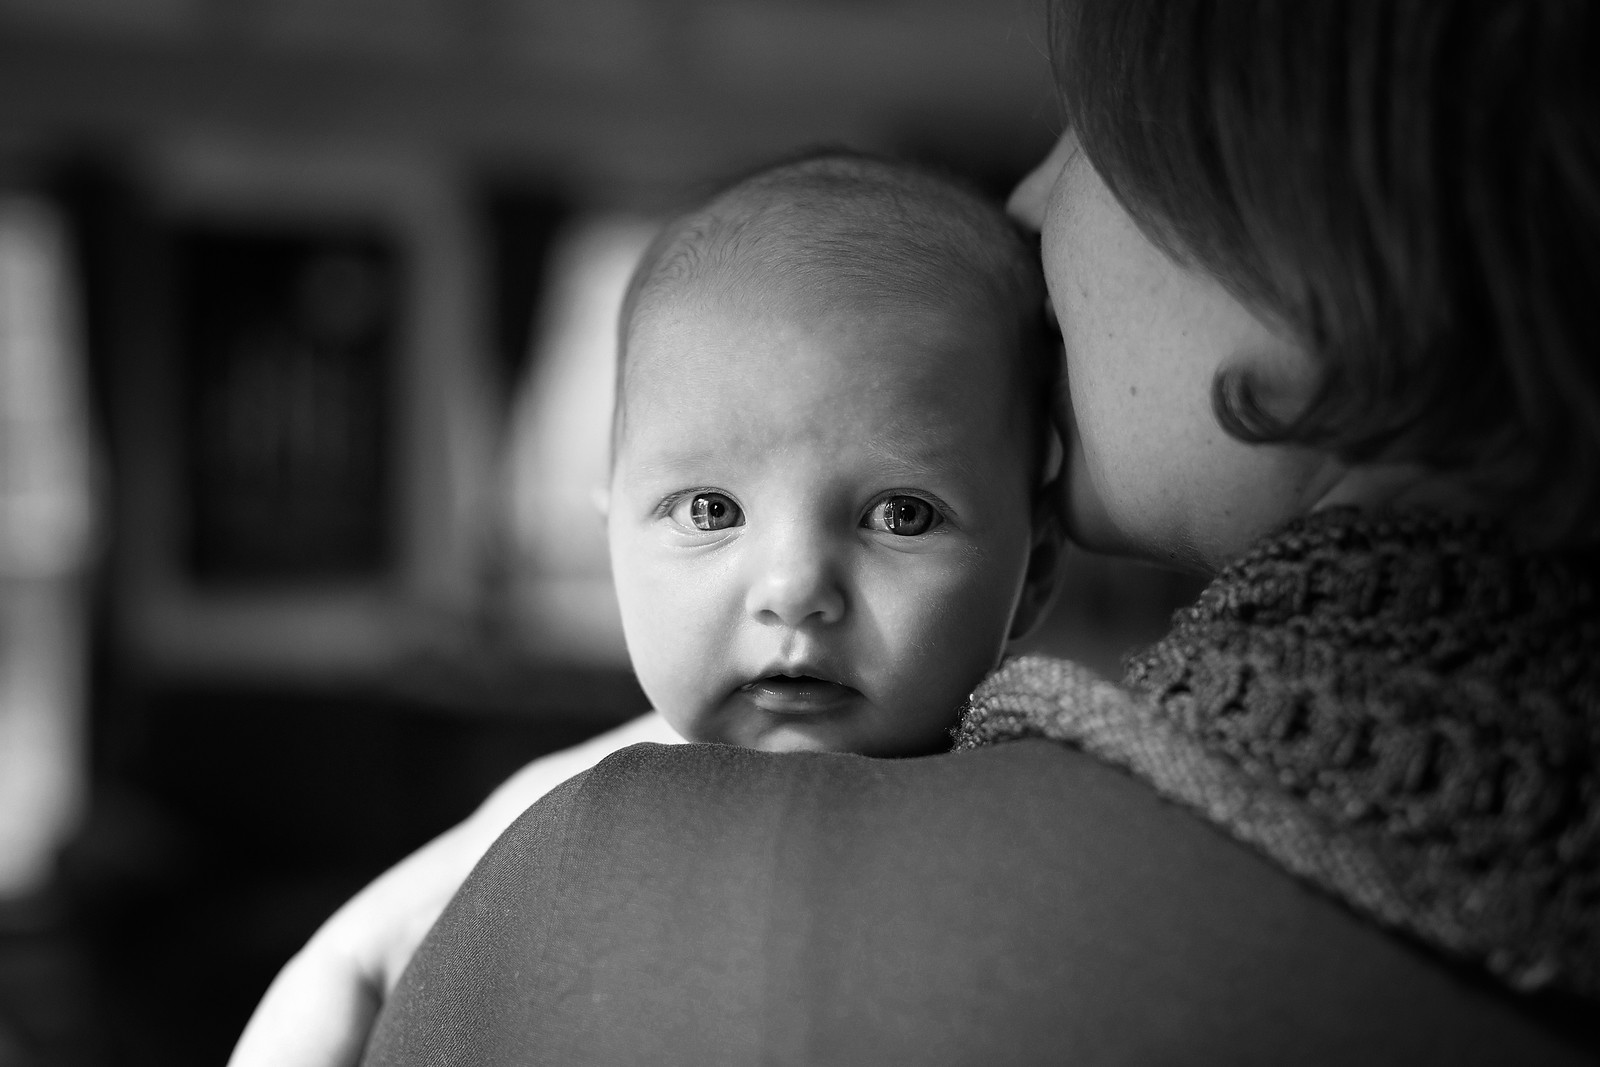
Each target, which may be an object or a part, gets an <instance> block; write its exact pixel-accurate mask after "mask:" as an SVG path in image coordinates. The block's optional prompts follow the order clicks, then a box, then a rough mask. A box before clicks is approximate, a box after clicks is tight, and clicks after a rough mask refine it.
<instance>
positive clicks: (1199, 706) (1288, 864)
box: [956, 509, 1600, 999]
mask: <svg viewBox="0 0 1600 1067" xmlns="http://www.w3.org/2000/svg"><path fill="white" fill-rule="evenodd" d="M1597 572H1600V561H1597V560H1596V558H1595V557H1594V556H1593V555H1578V554H1568V555H1557V554H1523V553H1518V552H1517V551H1516V550H1515V549H1514V548H1513V546H1512V545H1511V543H1510V542H1509V541H1508V540H1507V539H1506V538H1504V537H1503V536H1502V535H1501V534H1499V533H1498V532H1497V531H1495V530H1494V529H1492V528H1491V527H1489V526H1486V525H1483V524H1481V523H1478V522H1475V521H1472V520H1466V519H1459V518H1445V517H1440V516H1429V515H1393V516H1387V517H1370V518H1369V517H1364V516H1363V515H1361V514H1359V513H1357V512H1354V511H1350V510H1342V509H1340V510H1331V511H1326V512H1319V513H1317V514H1316V515H1314V516H1312V517H1309V518H1306V519H1303V520H1300V521H1297V522H1295V523H1293V524H1291V525H1289V526H1288V527H1286V528H1284V529H1283V530H1281V531H1279V532H1278V533H1276V534H1274V535H1272V536H1269V537H1267V538H1265V539H1264V540H1263V541H1261V542H1260V543H1259V544H1258V545H1257V546H1256V547H1255V549H1254V550H1253V551H1251V552H1250V553H1249V554H1248V555H1247V556H1246V557H1244V558H1243V559H1241V560H1239V561H1238V562H1237V563H1235V564H1234V565H1233V566H1231V567H1229V568H1228V569H1227V570H1226V571H1224V572H1223V573H1222V574H1220V575H1219V576H1218V577H1217V578H1216V580H1215V581H1213V582H1212V584H1211V585H1210V586H1209V587H1208V588H1207V589H1206V590H1205V592H1204V593H1202V594H1201V596H1200V598H1199V600H1198V601H1197V602H1196V603H1195V605H1194V606H1193V607H1191V608H1188V609H1185V610H1184V611H1181V612H1179V613H1178V614H1177V615H1176V616H1175V618H1174V620H1173V626H1172V629H1171V631H1170V632H1169V633H1168V634H1167V636H1166V637H1165V638H1164V639H1163V640H1161V641H1160V642H1158V643H1157V644H1155V645H1154V646H1152V647H1151V648H1150V649H1148V650H1147V651H1145V652H1143V653H1141V654H1138V655H1136V656H1134V657H1132V658H1131V659H1130V660H1129V661H1128V662H1127V664H1126V672H1125V675H1124V678H1123V683H1122V684H1121V685H1114V684H1112V683H1110V682H1107V681H1105V680H1103V679H1100V678H1098V677H1096V676H1095V675H1094V674H1092V673H1091V672H1089V671H1087V670H1085V669H1083V668H1081V667H1078V666H1076V665H1074V664H1072V663H1068V662H1066V661H1062V660H1056V659H1049V658H1044V657H1025V658H1021V659H1017V660H1013V661H1011V662H1009V663H1008V664H1006V665H1005V666H1003V667H1002V668H1001V669H1000V670H999V671H997V672H996V673H995V674H994V675H992V676H991V677H990V678H988V679H987V680H985V682H984V683H983V684H982V685H981V686H980V687H979V689H978V690H977V691H976V692H975V693H974V694H973V697H972V702H971V706H970V708H969V710H968V711H967V713H966V714H965V716H964V717H963V719H962V721H961V723H960V725H959V726H958V727H957V730H956V747H957V748H958V749H964V748H973V747H976V746H979V745H984V744H992V743H996V742H1000V741H1006V740H1012V739H1016V738H1022V737H1047V738H1052V739H1055V740H1058V741H1063V742H1067V743H1070V744H1073V745H1076V746H1079V747H1081V748H1083V749H1084V750H1086V751H1087V752H1089V753H1091V754H1093V755H1095V756H1096V757H1098V758H1100V759H1103V760H1106V761H1108V762H1111V763H1114V764H1116V765H1119V766H1122V767H1124V768H1126V769H1128V770H1129V771H1131V772H1133V773H1134V774H1135V775H1137V776H1139V777H1140V778H1143V779H1144V780H1146V781H1148V782H1149V783H1150V784H1151V785H1152V786H1154V787H1155V788H1156V789H1157V790H1158V791H1159V792H1160V793H1161V794H1163V795H1164V796H1166V797H1168V798H1170V799H1173V800H1177V801H1179V802H1182V803H1184V804H1186V805H1189V806H1190V807H1192V808H1193V809H1195V810H1196V811H1198V812H1199V813H1200V814H1202V815H1203V816H1204V817H1206V818H1207V819H1209V820H1210V821H1212V822H1214V823H1216V824H1217V825H1219V826H1221V827H1222V828H1224V829H1225V830H1227V831H1228V832H1229V833H1231V834H1232V835H1234V836H1235V837H1236V838H1238V839H1239V840H1241V841H1244V842H1246V843H1248V844H1250V845H1252V846H1254V847H1255V848H1257V849H1259V850H1261V851H1262V852H1264V853H1265V854H1266V855H1267V856H1269V857H1271V858H1272V859H1273V860H1275V861H1276V862H1278V863H1279V864H1281V865H1282V866H1284V867H1285V868H1287V869H1288V870H1290V871H1292V872H1293V873H1295V874H1296V875H1298V876H1300V877H1302V878H1305V879H1307V880H1309V881H1311V882H1312V883H1315V884H1316V885H1318V886H1320V887H1321V888H1323V889H1325V890H1327V891H1328V892H1330V893H1332V894H1334V895H1335V896H1337V897H1338V898H1340V899H1342V900H1344V901H1346V902H1347V903H1349V904H1350V905H1352V906H1354V907H1355V908H1357V909H1358V910H1360V911H1362V912H1364V913H1366V914H1368V915H1370V916H1372V917H1374V918H1376V919H1377V920H1378V921H1379V922H1381V923H1383V924H1385V925H1387V926H1390V927H1392V928H1395V929H1398V930H1402V931H1405V932H1407V933H1409V934H1411V935H1413V936H1415V937H1417V938H1419V939H1421V940H1422V941H1424V942H1426V943H1427V944H1429V945H1432V946H1434V947H1435V948H1437V949H1439V950H1442V951H1444V952H1445V953H1447V954H1449V955H1450V956H1452V957H1455V958H1457V959H1461V960H1465V961H1469V962H1472V963H1474V964H1477V965H1481V966H1483V967H1485V968H1487V970H1488V971H1490V972H1491V973H1493V974H1495V975H1497V976H1498V977H1499V978H1501V979H1502V980H1504V981H1506V982H1507V983H1509V984H1510V985H1511V986H1512V987H1514V988H1516V989H1519V990H1535V989H1546V988H1550V989H1560V990H1563V991H1566V992H1569V993H1575V994H1577V995H1579V996H1581V997H1584V998H1590V999H1600V582H1597Z"/></svg>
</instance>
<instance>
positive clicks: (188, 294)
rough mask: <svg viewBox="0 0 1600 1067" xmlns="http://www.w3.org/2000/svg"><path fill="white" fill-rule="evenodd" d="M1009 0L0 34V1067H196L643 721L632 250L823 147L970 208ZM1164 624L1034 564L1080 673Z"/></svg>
mask: <svg viewBox="0 0 1600 1067" xmlns="http://www.w3.org/2000/svg"><path fill="white" fill-rule="evenodd" d="M1043 36H1044V35H1043V20H1042V15H1041V12H1040V11H1039V10H1038V8H1037V5H1036V4H1035V3H1034V0H0V1067H15V1065H23V1064H28V1065H31V1064H64V1065H104V1064H117V1065H121V1064H164V1065H185V1064H215V1063H220V1062H222V1060H223V1059H224V1058H225V1056H226V1055H227V1052H228V1049H229V1047H230V1046H231V1043H232V1041H233V1039H234V1037H235V1036H236V1035H237V1033H238V1031H239V1029H240V1028H241V1027H242V1025H243V1023H244V1020H245V1018H246V1016H247V1014H248V1012H249V1010H250V1008H251V1007H252V1005H253V1004H254V1002H255V1000H256V998H257V997H259V996H260V994H261V992H262V991H263V989H264V988H265V986H266V983H267V982H268V980H269V979H270V978H271V976H272V974H273V973H274V971H275V970H276V968H277V967H278V966H279V965H281V964H282V962H283V961H284V960H285V959H286V958H287V956H288V955H289V954H290V953H291V952H293V951H294V949H295V948H296V947H297V946H298V945H299V944H300V943H301V942H302V941H303V940H304V939H305V937H306V936H307V935H308V934H309V933H310V932H311V930H312V929H314V928H315V926H316V925H317V923H318V922H319V921H320V920H321V919H322V918H324V917H325V916H326V915H327V914H328V913H329V912H330V911H331V910H332V909H333V908H334V907H336V906H337V905H338V904H339V903H340V902H341V901H342V900H343V899H344V898H345V897H347V896H348V895H349V894H350V893H351V892H353V891H354V890H355V889H357V888H359V886H360V885H362V884H363V883H364V882H365V881H366V880H368V879H369V878H371V877H372V876H373V875H375V874H376V873H377V872H378V871H380V870H382V869H383V868H384V867H386V866H387V865H389V864H390V863H392V862H394V861H395V860H396V859H398V858H399V857H400V856H402V855H403V854H405V853H406V852H407V851H409V850H410V849H412V848H414V847H415V846H417V845H418V844H420V843H422V842H423V841H425V840H426V839H428V838H429V837H430V836H432V835H433V834H435V833H437V832H438V831H439V830H441V829H443V828H445V827H446V826H448V825H450V824H451V823H453V822H455V821H456V820H458V819H460V818H462V817H463V816H465V815H466V814H467V813H468V812H470V811H471V809H472V808H473V807H474V806H475V804H476V803H477V802H478V801H479V800H481V799H482V797H483V796H484V795H485V794H486V793H487V792H488V791H489V790H490V789H491V788H492V787H493V786H494V785H495V784H496V783H498V782H499V781H500V780H501V779H502V778H503V777H504V776H506V775H507V774H508V773H509V772H510V771H511V770H513V769H514V768H515V767H517V766H520V765H521V764H522V763H523V762H525V761H526V760H527V759H529V758H531V757H533V756H535V755H538V754H539V753H541V752H545V751H549V750H552V749H554V748H559V747H562V746H564V745H566V744H569V743H572V742H574V741H577V740H579V739H581V738H583V737H585V736H587V735H589V734H592V733H595V732H597V731H599V730H601V729H605V728H608V727H610V726H612V725H615V724H617V723H619V722H621V721H623V720H624V719H626V718H628V717H630V716H632V715H634V714H636V713H638V712H639V711H641V710H643V708H644V700H643V696H642V694H641V693H640V692H639V690H638V688H637V686H636V685H635V684H634V682H633V679H632V677H631V675H630V674H629V672H628V668H627V662H626V657H625V655H624V652H623V648H622V642H621V636H620V630H619V627H618V624H617V620H616V616H615V609H614V606H613V604H612V599H611V592H610V588H609V585H608V582H607V578H606V561H605V557H604V550H603V544H602V538H601V525H600V520H599V517H598V515H597V514H596V512H595V511H594V508H593V504H592V490H593V488H594V487H595V486H596V485H598V484H599V483H600V482H601V481H602V480H603V477H604V473H605V471H604V452H605V441H606V425H607V419H608V415H609V406H610V360H611V357H612V352H611V343H612V330H613V325H612V319H613V317H614V315H615V311H616V306H617V302H618V299H619V295H620V289H621V285H622V283H623V280H624V279H625V277H626V275H627V273H628V271H629V270H630V268H631V267H632V264H633V261H634V258H635V257H636V256H637V255H638V253H639V251H640V250H641V248H642V245H643V243H644V241H646V240H647V239H648V237H649V235H650V233H651V227H652V225H653V224H654V220H656V219H658V218H659V217H660V216H661V215H662V213H664V212H667V211H671V210H672V209H674V208H676V207H679V206H682V205H683V204H685V203H686V202H688V201H689V200H691V199H693V198H695V197H697V196H699V195H701V194H702V193H704V192H705V191H707V190H708V189H709V188H711V187H712V186H714V185H716V184H717V183H719V182H720V181H721V180H722V179H724V178H726V177H728V176H729V175H731V174H734V173H737V172H739V171H741V170H744V169H746V168H748V167H750V166H752V165H755V164H758V163H760V162H762V161H764V160H766V159H768V158H771V157H773V156H776V155H781V154H786V153H789V152H792V151H794V150H796V149H799V148H803V147H807V146H816V145H820V144H845V145H850V146H854V147H857V148H863V149H869V150H879V151H888V152H893V153H897V154H902V155H908V156H912V157H915V158H920V159H923V160H927V161H930V162H935V163H940V164H944V165H948V166H950V167H953V168H954V169H956V170H958V171H961V172H964V173H965V174H967V175H968V176H969V177H971V178H973V179H974V180H976V181H978V182H979V183H980V184H982V185H983V186H985V187H987V188H989V189H991V190H992V191H993V192H994V193H995V194H996V195H997V196H998V195H1003V194H1004V193H1005V191H1006V190H1007V189H1008V187H1009V186H1010V184H1011V183H1012V182H1014V181H1015V180H1016V178H1017V177H1019V176H1020V175H1021V174H1022V173H1023V172H1024V171H1025V170H1026V169H1027V168H1028V166H1029V165H1030V164H1031V163H1032V162H1033V161H1034V160H1035V159H1036V158H1037V157H1038V156H1040V155H1041V154H1042V153H1043V152H1044V150H1045V148H1046V147H1047V146H1048V143H1049V141H1050V139H1051V137H1052V136H1053V134H1054V132H1055V129H1056V126H1057V115H1056V109H1055V105H1054V103H1053V102H1052V99H1051V95H1050V86H1049V79H1048V71H1047V64H1046V61H1045V58H1044V44H1043ZM1192 588H1193V586H1192V584H1191V583H1188V582H1186V581H1183V580H1177V579H1172V578H1169V577H1166V576H1163V575H1160V574H1157V573H1156V572H1153V571H1147V570H1143V569H1140V568H1138V567H1135V566H1132V565H1127V564H1113V563H1104V562H1097V561H1093V560H1090V559H1087V558H1085V557H1081V556H1080V557H1075V558H1074V560H1073V562H1072V564H1071V566H1070V567H1069V573H1068V575H1067V579H1066V583H1065V588H1064V590H1063V593H1062V596H1061V598H1060V601H1059V605H1058V607H1057V609H1056V610H1055V613H1054V615H1053V616H1052V618H1051V619H1050V621H1049V623H1048V624H1047V625H1046V626H1045V627H1044V629H1043V632H1042V633H1040V634H1039V635H1037V636H1036V637H1035V638H1033V639H1031V640H1030V642H1029V645H1030V647H1035V648H1047V649H1050V650H1052V651H1057V652H1061V653H1064V654H1067V655H1073V656H1076V657H1078V658H1080V659H1084V660H1087V661H1088V662H1090V663H1092V664H1094V665H1096V666H1098V667H1100V668H1101V669H1103V670H1107V671H1114V670H1115V669H1116V664H1117V660H1118V656H1119V653H1120V652H1122V651H1124V650H1125V649H1127V648H1129V647H1131V646H1133V645H1136V644H1138V643H1139V642H1141V641H1144V640H1148V639H1149V638H1150V637H1152V636H1154V635H1155V634H1156V633H1158V632H1159V631H1160V629H1161V627H1162V625H1163V622H1164V620H1165V618H1166V616H1167V614H1168V613H1169V612H1170V610H1171V609H1172V607H1173V606H1174V605H1176V604H1177V603H1178V602H1180V601H1181V600H1182V599H1183V598H1184V597H1186V596H1187V595H1189V593H1190V592H1191V591H1192Z"/></svg>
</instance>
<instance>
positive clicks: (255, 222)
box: [110, 137, 499, 683]
mask: <svg viewBox="0 0 1600 1067" xmlns="http://www.w3.org/2000/svg"><path fill="white" fill-rule="evenodd" d="M137 185H138V188H139V189H140V198H141V199H142V200H143V201H144V206H143V208H142V209H141V210H140V212H139V214H141V215H142V216H143V217H142V219H141V220H140V222H139V224H138V225H136V226H133V227H125V228H124V229H127V230H131V231H135V232H136V236H134V237H133V238H131V239H127V240H124V241H123V242H122V245H123V248H122V253H121V260H122V262H121V263H119V264H116V265H114V266H113V269H112V274H113V276H114V277H115V278H117V279H118V280H119V283H120V284H123V285H124V287H125V288H126V289H129V290H131V291H130V292H125V293H124V297H123V299H122V300H121V301H120V304H121V312H120V313H119V314H118V315H117V317H118V318H119V319H120V320H121V321H120V326H121V328H122V329H123V331H124V333H125V337H124V338H123V340H122V342H121V343H122V347H123V352H122V353H121V358H119V359H117V360H116V361H115V363H116V365H115V366H114V367H113V368H112V372H113V376H114V380H113V381H112V382H111V383H110V390H111V394H112V398H113V400H112V407H113V409H114V412H113V419H112V421H113V424H114V437H115V440H114V447H115V451H116V454H117V455H118V457H119V467H120V470H119V472H118V476H119V478H120V480H121V482H122V486H123V488H122V492H121V493H120V499H121V500H122V501H123V506H120V507H119V508H118V514H117V517H116V520H117V535H118V536H117V545H118V550H117V552H118V559H117V561H116V565H115V567H114V572H115V575H116V581H117V584H118V589H117V596H116V598H115V599H116V602H117V604H118V605H119V609H118V610H119V618H118V619H117V620H116V622H117V626H118V629H119V631H120V635H121V637H122V639H123V641H124V642H125V645H126V647H127V648H128V649H129V650H130V651H131V652H132V653H133V655H134V657H135V658H136V659H137V660H138V662H140V663H141V664H142V665H143V666H144V669H146V670H149V671H154V672H157V673H160V674H163V675H167V676H178V677H195V676H199V677H204V676H208V675H210V676H216V677H226V678H231V679H240V678H248V677H252V676H258V677H263V678H270V679H272V680H273V681H275V682H280V683H281V682H283V681H292V680H305V681H313V682H324V681H328V680H338V679H347V680H356V679H361V678H371V677H374V676H377V675H381V674H383V673H384V672H387V671H390V670H392V669H393V668H394V667H395V665H396V664H402V663H404V662H406V661H407V659H408V658H409V657H410V656H412V655H413V653H414V652H415V650H416V649H417V648H418V647H419V646H426V645H429V644H430V643H434V644H436V643H438V642H439V641H441V640H446V638H441V637H440V636H439V635H440V633H441V632H447V631H451V630H453V629H456V628H459V627H460V626H462V625H463V620H464V619H468V618H470V616H471V615H472V613H473V612H474V611H475V610H476V609H477V606H478V603H479V600H480V598H481V588H480V587H481V584H482V580H483V571H484V552H485V544H484V542H485V536H484V531H485V529H486V528H487V525H488V524H487V521H486V519H487V516H488V515H489V513H490V511H491V509H492V507H493V499H492V494H493V491H494V486H493V469H494V455H495V448H496V445H495V442H496V439H497V434H498V421H499V415H498V408H497V406H496V404H495V403H494V401H493V399H492V397H491V395H490V394H491V392H492V389H493V386H492V379H493V368H492V366H491V363H492V360H491V358H490V355H489V352H488V347H489V346H488V342H487V339H486V337H485V336H484V335H485V333H486V332H487V328H486V322H487V318H488V316H487V314H486V311H485V309H484V308H483V307H482V306H481V301H482V299H483V297H482V295H481V294H483V293H484V292H485V290H486V286H485V285H484V284H483V275H484V273H485V272H486V270H487V267H486V265H485V261H486V257H485V255H484V254H483V249H482V247H481V244H482V242H481V238H480V233H479V229H478V226H477V221H476V217H475V215H474V212H473V205H472V203H471V200H470V196H469V195H468V192H467V189H466V188H465V186H464V184H463V183H462V182H461V181H460V180H459V178H458V176H457V175H456V174H454V173H453V172H452V171H451V170H450V169H449V168H448V167H445V166H443V165H441V164H439V163H437V162H435V161H434V160H432V159H430V158H429V157H428V156H427V155H425V154H422V153H418V154H416V155H410V154H407V153H406V152H404V151H403V150H398V149H387V150H375V149H373V148H372V147H371V146H364V147H361V148H359V149H356V148H351V149H349V150H343V149H341V148H339V147H337V146H335V147H329V146H325V145H305V144H282V143H269V142H264V141H261V140H253V141H245V140H240V139H223V138H210V139H207V138H193V137H191V138H188V139H184V140H181V141H180V140H169V141H165V142H162V143H161V144H160V145H159V147H158V148H157V150H156V151H154V152H152V153H151V154H150V155H149V157H148V158H147V159H146V160H145V161H144V163H143V165H142V168H141V173H140V175H139V178H138V182H137Z"/></svg>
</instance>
